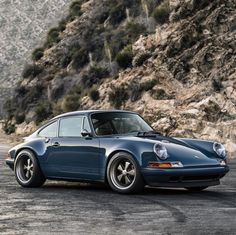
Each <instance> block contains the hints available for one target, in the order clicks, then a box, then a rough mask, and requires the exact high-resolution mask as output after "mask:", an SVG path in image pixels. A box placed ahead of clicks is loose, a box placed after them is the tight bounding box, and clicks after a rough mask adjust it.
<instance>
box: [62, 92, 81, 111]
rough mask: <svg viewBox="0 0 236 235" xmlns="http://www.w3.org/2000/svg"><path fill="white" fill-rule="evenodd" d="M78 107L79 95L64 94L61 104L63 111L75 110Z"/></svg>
mask: <svg viewBox="0 0 236 235" xmlns="http://www.w3.org/2000/svg"><path fill="white" fill-rule="evenodd" d="M79 107H80V96H79V95H77V94H71V95H66V96H65V97H64V98H63V100H62V104H61V108H62V110H63V112H70V111H76V110H77V109H78V108H79Z"/></svg>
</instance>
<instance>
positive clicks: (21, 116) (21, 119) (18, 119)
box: [15, 113, 25, 124]
mask: <svg viewBox="0 0 236 235" xmlns="http://www.w3.org/2000/svg"><path fill="white" fill-rule="evenodd" d="M15 120H16V124H21V123H22V122H24V120H25V114H24V113H16V114H15Z"/></svg>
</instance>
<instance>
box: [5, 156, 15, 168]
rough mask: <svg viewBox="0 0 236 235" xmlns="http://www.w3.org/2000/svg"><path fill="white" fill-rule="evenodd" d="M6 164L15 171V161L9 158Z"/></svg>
mask: <svg viewBox="0 0 236 235" xmlns="http://www.w3.org/2000/svg"><path fill="white" fill-rule="evenodd" d="M6 164H7V165H8V166H9V167H10V168H11V169H12V170H13V169H14V159H12V158H7V159H6Z"/></svg>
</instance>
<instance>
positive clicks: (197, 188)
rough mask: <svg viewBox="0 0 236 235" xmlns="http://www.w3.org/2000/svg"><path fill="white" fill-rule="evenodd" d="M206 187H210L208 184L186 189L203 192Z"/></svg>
mask: <svg viewBox="0 0 236 235" xmlns="http://www.w3.org/2000/svg"><path fill="white" fill-rule="evenodd" d="M206 188H208V187H207V186H205V187H187V188H186V189H187V190H188V191H191V192H201V191H203V190H204V189H206Z"/></svg>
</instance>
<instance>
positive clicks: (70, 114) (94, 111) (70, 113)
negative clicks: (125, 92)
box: [52, 109, 135, 120]
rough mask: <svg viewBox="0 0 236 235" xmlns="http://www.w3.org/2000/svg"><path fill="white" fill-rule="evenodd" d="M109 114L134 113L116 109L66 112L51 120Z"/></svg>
mask: <svg viewBox="0 0 236 235" xmlns="http://www.w3.org/2000/svg"><path fill="white" fill-rule="evenodd" d="M111 112H121V113H135V112H132V111H127V110H116V109H114V110H113V109H96V110H81V111H74V112H68V113H63V114H60V115H58V116H56V117H54V118H53V119H52V120H54V119H57V118H61V117H67V116H74V115H83V114H84V115H88V114H93V113H111Z"/></svg>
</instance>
